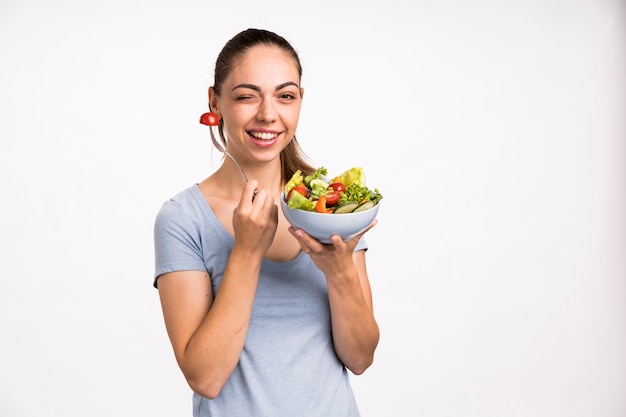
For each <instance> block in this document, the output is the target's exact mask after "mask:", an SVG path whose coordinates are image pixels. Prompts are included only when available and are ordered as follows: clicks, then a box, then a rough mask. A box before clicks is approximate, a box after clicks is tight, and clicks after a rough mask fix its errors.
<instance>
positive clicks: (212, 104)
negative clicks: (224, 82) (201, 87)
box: [209, 87, 222, 118]
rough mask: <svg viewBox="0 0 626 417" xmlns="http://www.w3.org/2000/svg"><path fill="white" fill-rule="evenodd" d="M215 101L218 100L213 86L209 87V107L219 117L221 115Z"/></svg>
mask: <svg viewBox="0 0 626 417" xmlns="http://www.w3.org/2000/svg"><path fill="white" fill-rule="evenodd" d="M217 102H218V100H217V95H216V94H215V89H214V88H213V87H209V109H210V110H211V111H212V112H213V113H217V114H218V115H219V116H220V118H221V117H222V115H221V114H220V112H219V108H218V105H217Z"/></svg>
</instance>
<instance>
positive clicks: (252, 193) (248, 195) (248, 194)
mask: <svg viewBox="0 0 626 417" xmlns="http://www.w3.org/2000/svg"><path fill="white" fill-rule="evenodd" d="M258 188H259V182H258V181H257V180H249V181H248V182H246V185H245V186H244V188H243V191H242V193H241V200H240V201H239V205H243V204H252V202H253V200H254V199H255V197H256V194H257V189H258Z"/></svg>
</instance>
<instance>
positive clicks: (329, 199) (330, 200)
mask: <svg viewBox="0 0 626 417" xmlns="http://www.w3.org/2000/svg"><path fill="white" fill-rule="evenodd" d="M325 197H326V206H335V205H337V203H338V202H339V199H340V198H341V193H340V192H339V191H330V192H328V193H326V196H325Z"/></svg>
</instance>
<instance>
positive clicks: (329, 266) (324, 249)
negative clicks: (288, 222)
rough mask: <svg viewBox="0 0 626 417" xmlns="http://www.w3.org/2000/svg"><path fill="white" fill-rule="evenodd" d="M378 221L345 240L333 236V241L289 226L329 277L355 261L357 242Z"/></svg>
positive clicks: (305, 251) (303, 249)
mask: <svg viewBox="0 0 626 417" xmlns="http://www.w3.org/2000/svg"><path fill="white" fill-rule="evenodd" d="M377 222H378V220H374V221H373V222H372V223H371V224H370V225H369V226H368V227H367V229H365V230H364V231H363V232H361V233H359V234H358V235H356V236H355V237H354V238H353V239H350V240H348V241H345V242H344V241H343V239H342V238H341V236H338V235H333V236H331V238H330V240H331V242H332V243H322V242H320V241H319V240H317V239H315V238H314V237H312V236H310V235H308V234H307V233H306V232H305V231H304V230H302V229H294V228H293V227H289V232H290V233H291V234H292V235H293V236H294V237H295V238H296V239H297V240H298V242H299V243H300V246H301V247H302V251H303V252H304V253H306V254H308V255H310V256H311V258H312V259H313V262H314V263H315V265H317V267H318V268H319V269H320V270H321V271H322V272H323V273H324V274H325V275H326V276H327V277H329V276H331V275H333V273H337V272H340V271H342V270H345V268H346V267H348V266H350V264H351V263H352V262H353V261H352V254H353V252H354V248H355V247H356V245H357V243H358V242H359V240H360V239H361V237H363V235H364V234H365V233H367V231H369V230H370V229H371V228H372V227H374V226H375V225H376V223H377Z"/></svg>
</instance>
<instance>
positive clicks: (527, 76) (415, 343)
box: [0, 0, 626, 417]
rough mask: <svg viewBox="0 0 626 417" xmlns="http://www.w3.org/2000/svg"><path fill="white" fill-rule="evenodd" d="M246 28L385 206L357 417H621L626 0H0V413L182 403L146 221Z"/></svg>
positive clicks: (357, 384) (625, 387)
mask: <svg viewBox="0 0 626 417" xmlns="http://www.w3.org/2000/svg"><path fill="white" fill-rule="evenodd" d="M248 27H263V28H267V29H271V30H274V31H276V32H278V33H280V34H282V35H284V36H285V37H286V38H287V39H289V40H290V41H291V42H292V43H293V44H294V46H295V47H296V49H297V50H298V51H299V52H300V54H301V59H302V63H303V66H304V78H303V86H304V88H305V90H306V93H305V100H304V104H303V110H302V118H301V123H300V127H299V131H298V137H299V138H300V141H301V143H302V146H303V147H304V149H305V151H306V152H307V153H308V155H309V156H310V157H311V159H312V160H313V161H314V163H315V165H325V166H327V167H328V168H329V169H330V170H331V171H332V172H337V171H341V170H343V169H345V168H349V167H351V166H354V165H360V166H362V167H363V168H364V169H365V172H366V174H367V178H368V185H369V186H372V187H377V188H379V189H380V190H381V192H382V193H383V195H384V196H385V199H384V200H383V202H384V205H383V206H381V212H380V216H379V219H380V223H379V224H378V226H377V227H376V228H375V229H374V230H372V231H371V232H370V234H369V235H368V242H369V243H370V246H371V249H370V251H369V257H368V260H369V261H368V262H369V269H370V273H371V281H372V286H373V290H374V297H375V304H376V306H375V307H376V314H377V318H378V320H379V324H380V327H381V330H382V338H381V341H380V345H379V349H378V350H377V356H376V361H375V364H374V365H373V366H372V367H371V368H370V369H369V370H368V371H367V372H366V373H365V374H364V375H362V376H359V377H353V378H352V380H353V384H354V389H355V391H356V395H357V397H358V401H359V403H360V407H361V410H362V413H363V416H364V417H377V416H383V415H384V416H427V417H458V416H463V417H474V416H476V417H490V416H494V417H495V416H498V417H501V416H507V417H508V416H524V417H526V416H528V417H591V416H593V417H623V416H625V415H626V395H624V393H625V392H626V281H625V278H626V263H625V261H624V258H625V257H624V254H625V249H626V229H625V222H624V220H625V215H624V214H623V213H624V212H625V210H626V204H625V203H626V175H625V174H626V146H625V145H626V140H625V136H626V124H625V117H624V116H625V115H626V113H625V111H626V106H625V99H626V82H625V81H626V76H625V74H626V59H625V57H626V4H625V2H623V1H617V0H573V1H564V0H563V1H560V0H519V1H513V0H510V1H495V0H494V1H486V0H483V1H463V0H443V1H434V0H432V1H407V0H388V1H384V2H372V1H351V2H341V1H333V2H328V3H324V2H320V1H317V2H313V3H311V4H310V5H307V4H304V3H302V2H295V1H248V2H241V1H221V2H209V1H201V0H179V1H175V2H174V1H172V2H165V1H159V0H156V1H155V0H152V1H148V0H142V1H132V0H108V1H97V2H96V1H78V0H59V1H44V0H38V1H37V0H30V1H29V0H23V1H18V0H0V178H1V181H2V188H1V193H0V198H1V200H0V203H1V205H0V207H1V208H0V210H1V214H2V216H0V244H1V247H0V340H1V343H0V415H1V416H6V417H22V416H42V415H46V416H63V417H69V416H81V417H82V416H87V415H88V416H91V417H95V416H116V417H119V416H189V415H191V392H190V390H189V388H188V387H187V386H186V384H185V382H184V379H183V377H182V375H181V373H180V371H179V370H178V368H177V366H176V364H175V360H174V356H173V354H172V351H171V348H170V345H169V341H168V340H167V336H166V333H165V329H164V326H163V323H162V316H161V311H160V305H159V302H158V294H157V291H156V290H155V289H154V288H152V286H151V282H152V273H153V253H152V225H153V220H154V216H155V214H156V212H157V210H158V209H159V207H160V205H161V203H162V202H163V201H164V200H165V199H167V198H169V197H170V196H171V195H173V194H174V193H176V192H178V191H180V190H182V189H183V188H185V187H187V186H189V185H191V184H192V183H194V182H198V181H201V180H202V179H204V178H205V177H206V176H208V175H209V174H210V173H211V172H212V170H213V169H215V167H216V166H217V163H219V158H218V157H217V155H216V153H215V152H212V151H211V146H210V140H209V137H208V134H207V131H206V129H205V128H204V127H202V126H200V125H199V124H198V117H199V115H200V114H201V113H202V112H204V111H206V109H207V105H206V89H207V87H208V86H209V85H210V84H211V80H212V75H213V72H212V70H213V64H214V61H215V57H216V55H217V53H218V52H219V50H220V49H221V47H222V45H223V44H224V43H225V42H226V41H227V40H228V39H229V38H230V37H231V36H233V35H234V34H235V33H237V32H239V31H240V30H242V29H245V28H248Z"/></svg>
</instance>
